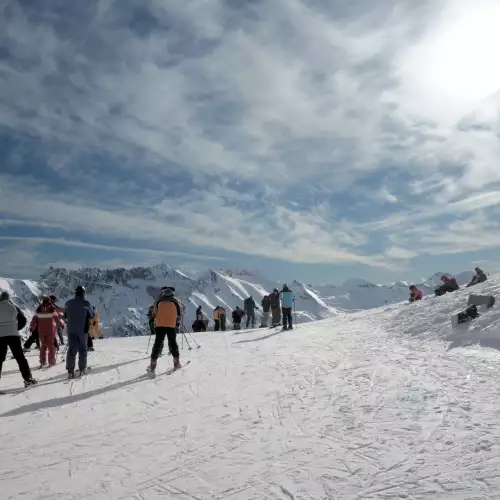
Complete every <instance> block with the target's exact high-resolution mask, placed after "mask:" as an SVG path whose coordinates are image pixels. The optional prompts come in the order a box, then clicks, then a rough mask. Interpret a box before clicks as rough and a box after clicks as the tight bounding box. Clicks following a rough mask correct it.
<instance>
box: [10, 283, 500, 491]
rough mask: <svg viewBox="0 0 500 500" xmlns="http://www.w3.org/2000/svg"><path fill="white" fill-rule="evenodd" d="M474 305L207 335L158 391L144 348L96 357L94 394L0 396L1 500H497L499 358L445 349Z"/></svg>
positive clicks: (67, 389) (52, 376)
mask: <svg viewBox="0 0 500 500" xmlns="http://www.w3.org/2000/svg"><path fill="white" fill-rule="evenodd" d="M489 287H490V291H495V292H497V291H498V288H500V287H498V286H497V285H496V282H495V283H489ZM464 300H465V301H466V292H460V293H457V294H454V295H450V296H445V297H444V298H442V299H441V300H437V299H429V300H426V301H422V303H421V304H414V305H411V306H404V305H399V306H391V307H386V308H380V309H377V310H373V311H368V312H361V313H355V314H351V315H346V316H345V317H344V316H343V317H340V318H337V319H335V320H331V319H330V320H324V321H321V322H317V323H311V324H308V325H300V326H299V328H297V329H296V330H294V331H288V332H283V333H280V334H279V335H272V336H271V335H266V334H265V333H264V332H266V330H263V329H256V330H248V331H243V332H225V333H223V332H210V333H203V334H197V335H196V337H195V338H196V339H197V340H198V341H199V342H200V343H201V344H202V347H201V349H199V350H193V351H188V350H187V349H184V350H183V351H181V361H184V362H186V361H187V360H192V363H191V365H190V367H189V369H186V370H181V371H179V372H175V373H174V374H172V375H171V376H158V377H157V378H156V379H149V378H148V377H147V376H146V375H145V368H146V366H147V364H148V360H147V357H146V354H145V353H146V346H147V342H148V339H147V338H146V337H139V338H130V339H111V340H104V341H98V342H96V343H95V344H96V349H97V351H96V352H94V353H90V354H89V364H90V365H91V366H92V367H93V369H92V370H91V371H90V372H89V374H88V375H87V376H85V377H84V378H82V379H76V380H74V381H71V382H68V381H67V380H66V379H65V377H64V365H63V364H62V363H61V364H59V365H58V366H57V367H55V368H53V369H51V370H49V371H46V372H41V371H36V372H34V373H35V374H36V376H37V377H39V379H40V382H41V385H40V386H38V387H35V388H32V389H30V390H27V391H24V392H21V393H19V394H14V395H12V394H7V395H4V396H0V419H1V424H2V425H1V426H0V434H1V438H0V439H1V443H2V453H1V455H0V481H1V483H2V499H4V500H14V499H16V500H17V499H19V498H23V500H35V499H36V500H48V499H51V500H53V499H78V500H87V499H88V500H90V499H108V500H109V499H117V500H157V499H162V500H165V499H177V500H208V499H215V500H217V499H220V500H222V499H224V500H226V499H230V500H233V499H242V500H257V499H277V500H309V499H342V500H344V499H345V500H365V499H402V498H405V499H409V500H420V499H429V500H430V499H433V500H440V499H442V500H479V499H500V467H499V466H500V445H499V440H500V352H498V351H497V350H493V349H484V348H479V347H477V346H471V347H466V348H461V349H449V348H448V347H449V346H448V343H445V342H443V340H445V338H449V337H450V335H451V337H452V340H453V338H454V337H453V335H455V333H453V332H452V331H451V327H450V321H449V315H450V314H451V313H452V312H454V311H455V310H457V308H460V307H461V305H462V303H463V301H464ZM497 322H498V323H500V313H499V312H497V311H496V310H495V309H493V310H492V311H490V312H487V313H485V314H484V315H483V316H482V317H481V318H479V319H478V320H477V322H475V323H474V324H471V325H470V328H469V329H468V330H466V331H464V332H462V337H461V338H469V340H468V342H470V338H473V337H471V335H472V334H473V333H474V332H475V334H474V335H476V337H478V338H481V332H483V331H486V330H491V329H492V328H493V329H495V328H496V324H497ZM467 332H469V334H468V335H469V337H468V335H467ZM498 338H499V339H500V333H499V334H498ZM257 339H259V340H257ZM179 340H180V338H179ZM242 341H246V342H242ZM29 360H30V362H31V364H32V365H34V364H35V362H36V356H35V355H34V353H30V355H29ZM170 364H171V357H169V356H163V357H162V358H160V360H159V372H158V373H159V374H160V373H163V372H164V371H165V370H166V369H168V368H170ZM15 368H16V366H15V362H14V361H12V360H8V361H7V362H6V363H5V365H4V376H3V378H2V379H1V389H5V390H9V389H14V388H16V387H19V386H20V382H21V378H20V375H19V374H18V373H17V371H16V370H15Z"/></svg>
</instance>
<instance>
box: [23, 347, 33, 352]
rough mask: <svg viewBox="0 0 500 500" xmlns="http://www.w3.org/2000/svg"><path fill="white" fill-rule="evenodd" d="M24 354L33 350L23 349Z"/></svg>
mask: <svg viewBox="0 0 500 500" xmlns="http://www.w3.org/2000/svg"><path fill="white" fill-rule="evenodd" d="M23 352H31V349H30V348H29V347H25V348H24V349H23Z"/></svg>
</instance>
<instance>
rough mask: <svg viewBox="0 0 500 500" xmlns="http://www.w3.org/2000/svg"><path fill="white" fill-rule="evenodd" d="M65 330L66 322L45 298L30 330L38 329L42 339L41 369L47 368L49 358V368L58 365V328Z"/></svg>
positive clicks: (38, 308)
mask: <svg viewBox="0 0 500 500" xmlns="http://www.w3.org/2000/svg"><path fill="white" fill-rule="evenodd" d="M57 327H59V328H64V322H63V321H62V320H61V318H60V317H59V313H58V312H57V311H56V308H55V307H54V305H53V304H52V301H51V300H50V297H43V298H42V303H41V304H40V305H39V306H38V307H37V309H36V312H35V315H34V316H33V318H32V320H31V323H30V330H31V331H33V330H34V329H35V328H37V329H38V335H39V337H40V368H43V367H45V366H47V356H48V364H49V366H54V365H55V364H56V347H55V345H54V342H55V340H56V335H57V330H56V328H57Z"/></svg>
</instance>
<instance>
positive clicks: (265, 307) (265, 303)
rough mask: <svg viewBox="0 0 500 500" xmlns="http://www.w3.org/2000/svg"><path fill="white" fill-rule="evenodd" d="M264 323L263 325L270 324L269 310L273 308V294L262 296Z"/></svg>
mask: <svg viewBox="0 0 500 500" xmlns="http://www.w3.org/2000/svg"><path fill="white" fill-rule="evenodd" d="M261 304H262V323H261V325H260V326H261V327H262V328H264V327H268V326H269V311H270V310H271V295H264V297H263V298H262V302H261Z"/></svg>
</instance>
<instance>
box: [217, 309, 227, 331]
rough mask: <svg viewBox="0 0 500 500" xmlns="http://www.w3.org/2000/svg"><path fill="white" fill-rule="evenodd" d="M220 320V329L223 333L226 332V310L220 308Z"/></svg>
mask: <svg viewBox="0 0 500 500" xmlns="http://www.w3.org/2000/svg"><path fill="white" fill-rule="evenodd" d="M219 318H220V329H221V331H223V332H225V331H226V310H225V309H224V308H223V307H222V306H220V307H219Z"/></svg>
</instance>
